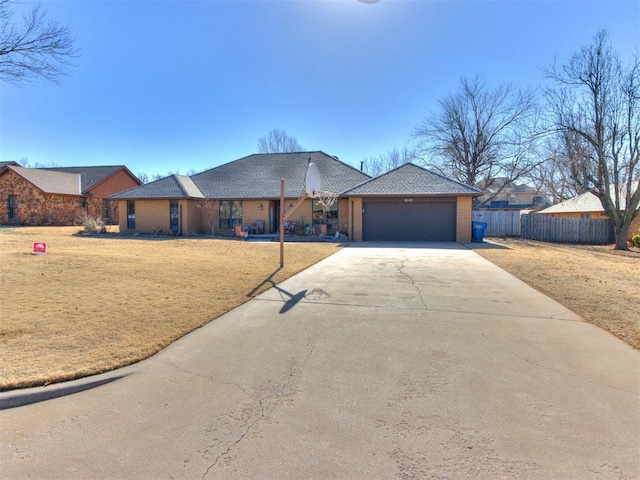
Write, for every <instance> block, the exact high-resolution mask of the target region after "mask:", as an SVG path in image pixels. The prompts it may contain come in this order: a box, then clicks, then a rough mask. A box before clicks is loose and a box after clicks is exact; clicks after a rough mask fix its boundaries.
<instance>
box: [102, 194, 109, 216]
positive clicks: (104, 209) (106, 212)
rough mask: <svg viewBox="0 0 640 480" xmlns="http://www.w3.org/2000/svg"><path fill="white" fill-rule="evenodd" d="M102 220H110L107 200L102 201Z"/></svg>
mask: <svg viewBox="0 0 640 480" xmlns="http://www.w3.org/2000/svg"><path fill="white" fill-rule="evenodd" d="M102 219H103V220H109V219H111V203H110V202H109V200H107V199H105V200H103V201H102Z"/></svg>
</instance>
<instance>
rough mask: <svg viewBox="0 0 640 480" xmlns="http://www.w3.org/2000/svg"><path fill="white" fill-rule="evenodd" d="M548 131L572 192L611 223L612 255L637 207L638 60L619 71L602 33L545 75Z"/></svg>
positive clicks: (619, 65) (639, 197) (639, 163)
mask: <svg viewBox="0 0 640 480" xmlns="http://www.w3.org/2000/svg"><path fill="white" fill-rule="evenodd" d="M546 74H547V77H548V78H550V79H551V80H552V82H553V86H552V87H550V88H548V89H547V90H546V91H545V95H546V98H547V100H548V102H549V107H550V111H551V114H552V119H553V120H552V122H553V128H554V131H555V132H556V133H557V134H558V135H560V136H561V138H562V139H563V140H564V142H565V143H566V145H567V149H566V151H567V158H568V162H569V169H570V172H571V180H572V182H573V184H574V186H575V188H576V189H578V190H582V191H589V192H591V193H593V194H594V195H595V196H597V197H598V198H599V199H600V202H601V203H602V206H603V208H604V210H605V212H606V213H607V215H608V216H609V218H610V219H611V221H612V222H613V225H614V229H615V235H616V249H619V250H626V249H627V234H628V231H629V227H630V225H631V222H632V221H633V219H634V218H635V217H636V216H637V215H638V211H637V209H638V205H639V204H640V57H639V56H638V54H636V55H635V57H634V59H633V61H632V62H631V63H630V64H629V65H627V66H623V65H622V63H621V61H620V59H619V57H618V56H617V55H616V54H615V53H614V52H613V50H612V48H611V44H610V41H609V35H608V33H607V31H606V30H601V31H599V32H598V33H596V35H595V36H594V38H593V40H592V42H591V43H590V44H589V45H587V46H584V47H582V48H581V49H580V50H579V51H578V52H576V53H575V54H574V55H573V56H572V57H571V58H570V59H569V61H568V62H566V63H564V64H562V65H556V64H555V63H554V64H553V66H552V67H551V68H549V69H547V70H546Z"/></svg>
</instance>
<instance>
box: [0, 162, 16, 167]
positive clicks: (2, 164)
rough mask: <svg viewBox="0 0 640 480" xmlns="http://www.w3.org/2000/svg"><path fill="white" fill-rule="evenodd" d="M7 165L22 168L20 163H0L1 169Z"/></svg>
mask: <svg viewBox="0 0 640 480" xmlns="http://www.w3.org/2000/svg"><path fill="white" fill-rule="evenodd" d="M5 165H17V166H20V164H19V163H18V162H0V168H2V167H4V166H5Z"/></svg>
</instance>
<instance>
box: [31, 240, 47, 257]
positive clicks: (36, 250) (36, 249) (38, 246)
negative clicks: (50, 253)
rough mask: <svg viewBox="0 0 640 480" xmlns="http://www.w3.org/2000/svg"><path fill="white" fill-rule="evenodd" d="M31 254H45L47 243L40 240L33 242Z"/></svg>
mask: <svg viewBox="0 0 640 480" xmlns="http://www.w3.org/2000/svg"><path fill="white" fill-rule="evenodd" d="M33 254H34V255H46V254H47V244H46V243H42V242H34V243H33Z"/></svg>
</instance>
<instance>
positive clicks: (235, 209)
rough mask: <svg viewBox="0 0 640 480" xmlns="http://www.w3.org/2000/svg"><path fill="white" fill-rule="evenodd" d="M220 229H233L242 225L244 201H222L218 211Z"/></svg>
mask: <svg viewBox="0 0 640 480" xmlns="http://www.w3.org/2000/svg"><path fill="white" fill-rule="evenodd" d="M218 212H219V216H218V218H219V219H220V229H221V230H224V229H232V228H233V227H234V225H242V201H241V200H221V201H220V207H219V209H218Z"/></svg>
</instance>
